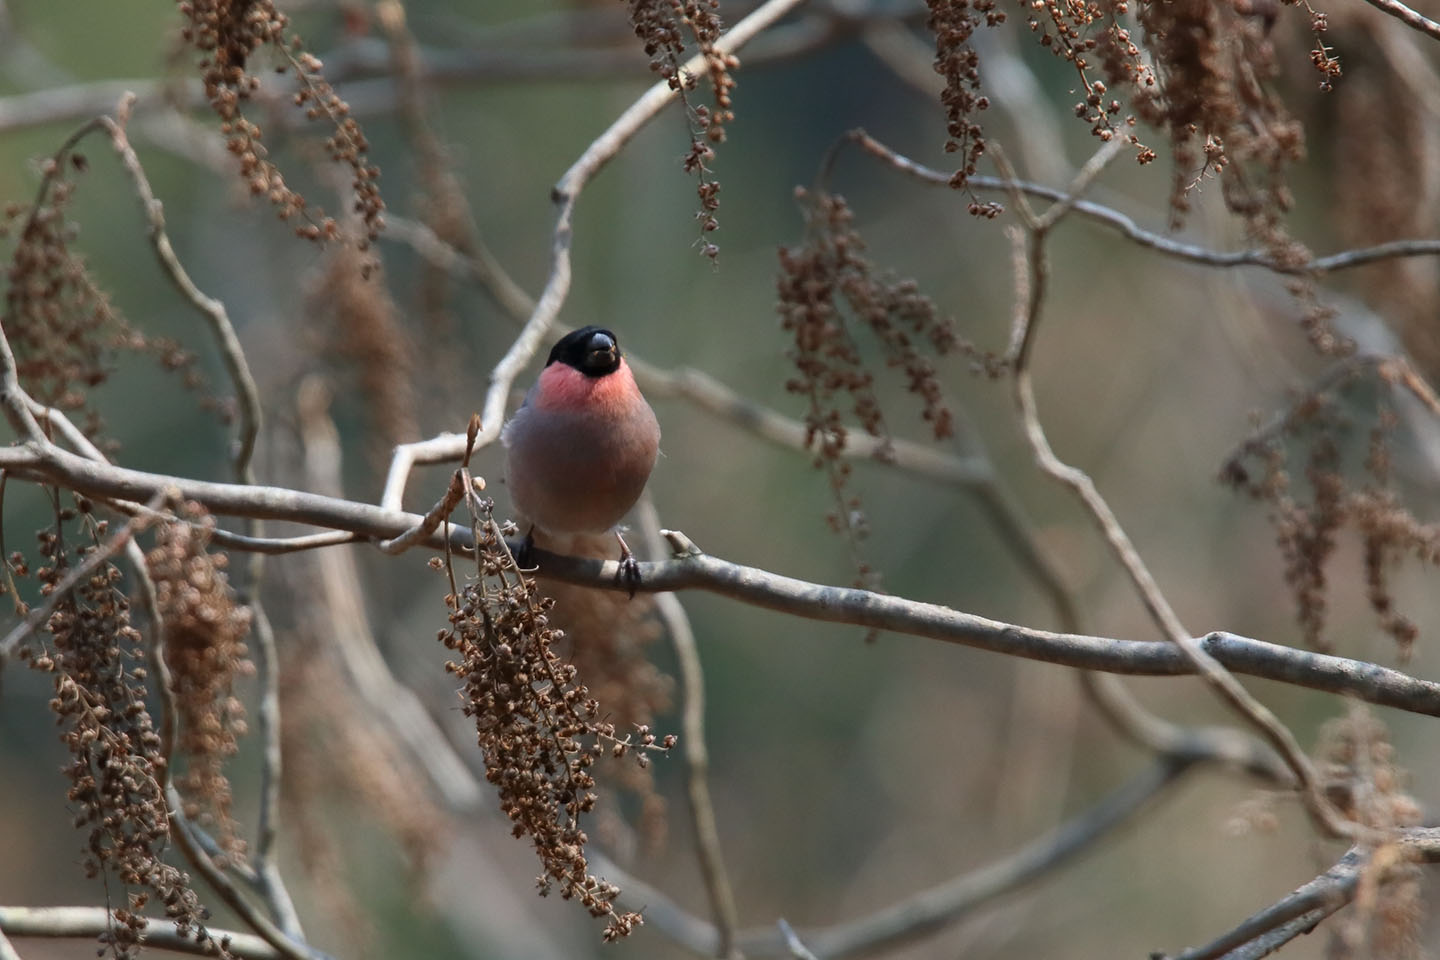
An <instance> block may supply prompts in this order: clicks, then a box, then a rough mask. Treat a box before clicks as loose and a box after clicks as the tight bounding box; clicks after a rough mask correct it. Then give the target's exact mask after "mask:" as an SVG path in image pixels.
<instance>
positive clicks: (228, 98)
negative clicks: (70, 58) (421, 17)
mask: <svg viewBox="0 0 1440 960" xmlns="http://www.w3.org/2000/svg"><path fill="white" fill-rule="evenodd" d="M179 7H180V12H181V14H182V15H183V16H184V17H185V26H184V29H183V30H182V37H183V39H184V40H185V42H186V43H188V44H190V45H191V46H193V47H194V48H195V49H197V50H198V51H199V52H200V60H199V67H200V73H201V79H202V81H203V82H204V84H205V96H206V98H207V99H208V100H209V101H210V106H211V107H212V108H213V109H214V111H215V114H216V115H217V116H218V117H219V118H220V131H221V133H223V134H224V135H225V138H226V139H225V145H226V148H227V149H228V150H229V151H230V152H231V153H232V154H234V155H235V157H236V158H237V159H238V160H239V163H240V177H241V179H242V180H243V181H244V183H245V185H246V187H247V188H248V189H249V191H250V193H251V194H252V195H253V196H258V197H265V198H266V199H267V200H269V202H270V203H271V204H272V205H273V206H274V207H275V209H276V212H277V213H278V214H279V216H280V219H282V220H287V221H288V220H292V219H295V218H299V219H301V220H303V221H304V222H303V223H302V224H301V225H300V226H298V227H296V228H295V233H296V235H297V236H300V237H304V238H306V239H309V240H314V241H317V242H327V241H331V240H337V239H340V238H341V229H340V226H339V224H337V223H336V221H335V219H334V218H333V217H329V216H326V215H325V212H324V211H323V210H322V209H321V208H320V207H318V206H316V205H314V204H311V203H310V202H309V201H307V200H306V199H305V197H303V196H302V195H301V194H300V193H299V192H297V191H296V190H294V189H293V188H291V187H290V186H289V184H288V183H287V182H286V180H285V177H284V175H283V174H282V173H281V172H280V169H279V167H277V166H276V165H275V163H274V162H273V161H271V160H270V158H269V152H268V151H267V149H266V147H265V144H264V143H263V141H262V139H261V130H260V127H259V125H258V124H256V123H255V122H253V121H252V120H250V119H249V118H248V117H246V116H245V113H244V110H243V107H244V104H245V102H246V101H247V100H250V99H251V98H252V97H253V96H254V94H255V93H256V91H258V90H259V88H260V78H259V77H258V76H257V75H256V74H255V73H254V72H253V71H252V69H251V66H252V62H251V61H252V60H253V58H254V57H255V55H256V54H257V53H258V52H259V51H260V50H261V49H262V48H264V47H269V48H270V49H271V50H272V51H273V52H274V53H275V54H276V55H277V56H278V58H279V62H278V66H277V68H276V69H277V70H279V71H280V72H282V73H283V72H285V71H286V70H287V69H289V68H292V67H293V69H294V71H295V76H296V79H297V81H298V84H299V90H298V91H297V92H296V93H295V95H294V102H295V105H296V106H297V107H301V108H304V110H305V115H306V117H307V118H309V119H311V120H318V119H321V118H324V119H326V120H327V121H328V122H329V123H330V125H331V126H332V127H333V130H334V132H333V133H331V134H330V136H329V137H328V138H327V139H326V141H325V149H326V151H327V152H328V153H329V155H330V158H331V159H332V160H334V161H335V162H337V163H341V164H344V165H346V166H348V167H349V168H350V171H351V197H352V201H353V206H354V210H355V213H356V214H357V215H358V217H359V220H360V223H361V226H362V236H361V237H360V238H359V239H358V241H357V246H358V247H359V249H361V250H367V249H369V247H370V244H371V243H372V242H373V241H374V240H375V238H376V237H377V236H379V234H380V230H381V229H382V228H383V227H384V224H385V220H384V212H385V202H384V200H382V199H381V197H380V186H379V178H380V169H379V168H378V167H376V166H373V165H372V164H371V163H370V161H369V159H368V153H369V150H370V144H369V141H368V140H366V138H365V134H364V132H363V131H362V130H361V129H360V125H359V123H357V122H356V121H355V118H354V117H352V116H350V107H349V105H348V104H346V103H345V101H344V100H342V99H340V97H339V96H338V95H337V94H336V93H335V91H334V89H333V88H332V87H331V86H330V84H329V83H328V82H327V81H326V80H325V78H324V76H323V74H322V73H321V70H322V65H321V63H320V61H319V59H317V58H316V57H314V56H312V55H311V54H309V53H306V52H305V51H304V49H303V43H302V41H301V40H300V38H299V37H298V36H296V35H295V34H293V33H290V32H289V25H290V21H289V18H288V17H286V16H285V14H283V13H281V12H280V11H279V10H278V9H277V8H276V6H275V4H274V2H273V0H180V3H179ZM367 272H368V271H367Z"/></svg>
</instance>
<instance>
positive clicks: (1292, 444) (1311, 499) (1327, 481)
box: [1221, 367, 1440, 662]
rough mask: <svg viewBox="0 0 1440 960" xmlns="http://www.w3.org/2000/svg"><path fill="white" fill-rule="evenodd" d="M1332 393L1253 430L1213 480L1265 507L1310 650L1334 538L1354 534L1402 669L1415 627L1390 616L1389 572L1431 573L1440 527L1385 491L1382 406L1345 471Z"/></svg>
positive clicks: (1388, 418)
mask: <svg viewBox="0 0 1440 960" xmlns="http://www.w3.org/2000/svg"><path fill="white" fill-rule="evenodd" d="M1356 369H1357V371H1358V370H1359V369H1360V368H1358V367H1357V368H1356ZM1383 377H1384V369H1383V368H1382V380H1383ZM1349 379H1350V380H1352V381H1353V380H1354V379H1355V378H1354V377H1353V376H1352V377H1351V378H1349ZM1338 389H1339V388H1338V387H1336V388H1332V389H1331V390H1327V391H1320V392H1312V393H1309V394H1306V395H1304V396H1302V397H1301V398H1299V400H1298V401H1297V402H1296V403H1295V405H1294V406H1293V407H1292V408H1291V410H1290V411H1289V413H1288V414H1287V415H1286V416H1285V417H1284V418H1283V419H1281V420H1280V421H1279V422H1277V423H1276V424H1274V425H1272V426H1271V427H1269V428H1267V429H1265V430H1262V431H1261V432H1259V433H1257V435H1256V436H1255V437H1252V438H1251V439H1250V440H1249V441H1247V442H1246V443H1245V444H1244V445H1243V446H1242V447H1241V448H1240V449H1239V450H1237V451H1236V452H1235V453H1234V454H1233V455H1232V456H1231V457H1230V458H1229V459H1228V460H1227V461H1226V463H1225V466H1224V468H1223V469H1222V471H1221V479H1222V480H1223V481H1224V482H1225V483H1226V484H1228V485H1230V486H1232V487H1234V488H1235V489H1236V490H1239V491H1242V492H1244V493H1246V494H1248V495H1249V496H1250V497H1252V498H1253V499H1255V500H1257V501H1260V502H1262V503H1265V504H1266V505H1267V506H1268V508H1269V519H1270V522H1271V524H1272V526H1273V527H1274V529H1275V539H1276V543H1277V545H1278V546H1279V548H1280V552H1281V555H1282V556H1283V557H1284V560H1285V580H1286V583H1287V585H1288V586H1289V587H1290V591H1291V594H1292V595H1293V597H1294V600H1295V606H1296V618H1297V620H1298V622H1299V625H1300V629H1301V633H1302V634H1303V636H1304V638H1305V641H1306V643H1308V644H1310V645H1311V646H1313V647H1317V648H1319V649H1328V644H1327V642H1326V640H1325V638H1324V636H1323V632H1324V626H1325V614H1326V597H1327V593H1328V584H1327V580H1326V566H1327V564H1328V562H1329V560H1330V558H1331V556H1332V555H1333V554H1334V552H1335V549H1336V545H1337V537H1338V536H1339V535H1340V533H1341V532H1342V531H1343V530H1345V529H1346V528H1351V529H1353V530H1354V531H1355V532H1356V533H1357V534H1358V535H1359V537H1360V539H1361V543H1362V545H1363V554H1364V565H1365V583H1366V597H1367V599H1368V601H1369V604H1370V608H1371V610H1372V611H1373V612H1374V614H1375V617H1376V621H1377V623H1378V625H1379V626H1380V628H1381V629H1382V630H1383V631H1384V632H1385V633H1387V634H1388V635H1390V637H1392V638H1393V639H1394V641H1395V644H1396V647H1397V650H1398V653H1399V657H1400V659H1401V660H1402V662H1403V661H1405V660H1407V659H1408V658H1409V657H1410V655H1411V653H1412V651H1413V648H1414V645H1415V641H1416V639H1417V638H1418V636H1419V628H1418V627H1417V626H1416V625H1415V623H1414V622H1413V621H1411V620H1410V618H1408V617H1406V616H1405V615H1404V614H1402V613H1400V612H1399V611H1398V610H1396V609H1395V601H1394V597H1393V595H1392V593H1391V587H1390V580H1391V575H1392V573H1393V570H1394V568H1395V566H1396V565H1397V564H1398V563H1399V562H1400V561H1401V560H1402V559H1403V558H1405V557H1407V556H1408V557H1413V558H1414V559H1416V560H1419V561H1420V562H1421V563H1425V564H1428V565H1431V566H1440V524H1425V523H1422V522H1420V521H1419V520H1418V519H1416V517H1415V516H1414V515H1413V514H1412V513H1411V512H1410V511H1409V510H1408V509H1407V508H1406V507H1405V506H1404V504H1403V503H1401V501H1400V498H1399V496H1398V494H1397V493H1396V491H1395V490H1394V489H1393V488H1392V486H1391V482H1390V457H1389V444H1388V440H1389V435H1390V433H1391V432H1392V431H1393V429H1394V425H1395V419H1394V415H1393V414H1392V413H1391V412H1390V411H1389V410H1388V408H1386V407H1383V406H1382V408H1381V409H1380V411H1379V412H1378V413H1377V414H1376V417H1375V421H1374V423H1373V425H1372V426H1371V427H1370V429H1369V434H1368V442H1367V444H1366V446H1365V453H1364V455H1363V458H1361V462H1360V463H1359V464H1358V465H1355V466H1354V467H1349V466H1347V460H1354V459H1356V458H1358V454H1352V455H1351V456H1350V457H1348V458H1347V456H1346V452H1347V451H1346V446H1347V445H1346V440H1347V437H1348V435H1349V434H1350V433H1351V432H1352V430H1351V424H1350V422H1349V421H1348V420H1347V419H1346V418H1345V417H1344V416H1342V415H1341V413H1340V411H1339V410H1338V405H1337V398H1336V396H1335V393H1334V391H1335V390H1338ZM1295 457H1303V459H1304V475H1303V484H1302V483H1297V481H1296V480H1295V479H1294V478H1293V477H1292V476H1291V469H1292V468H1291V461H1292V459H1293V458H1295ZM1347 474H1350V475H1347ZM1353 475H1358V479H1357V478H1356V477H1355V476H1353ZM1307 494H1308V497H1307Z"/></svg>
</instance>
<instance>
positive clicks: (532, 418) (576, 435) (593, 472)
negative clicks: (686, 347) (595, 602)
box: [500, 326, 660, 593]
mask: <svg viewBox="0 0 1440 960" xmlns="http://www.w3.org/2000/svg"><path fill="white" fill-rule="evenodd" d="M500 442H501V443H503V444H504V445H505V449H506V453H507V457H506V461H505V479H506V483H507V485H508V486H509V487H510V499H511V502H512V503H513V504H514V507H515V510H516V512H517V513H519V514H520V516H519V517H517V518H516V519H517V522H519V523H520V525H521V529H524V530H526V536H525V546H526V549H527V550H528V549H529V548H530V547H532V546H534V545H536V543H537V540H536V536H537V534H538V535H540V536H541V537H542V538H543V539H542V541H541V542H540V544H539V545H541V546H544V547H545V548H547V549H551V550H554V551H556V552H574V551H573V546H574V544H575V542H576V540H577V538H580V537H582V536H584V535H593V534H604V533H608V532H610V531H614V532H615V537H616V539H618V540H619V541H620V564H621V568H620V574H621V576H622V577H623V578H624V579H626V580H628V581H630V583H631V585H632V593H633V586H634V584H635V583H636V582H637V581H638V579H639V575H640V568H639V565H638V564H637V563H636V562H635V558H634V556H633V555H632V554H631V552H630V548H629V547H628V546H626V544H625V539H624V538H623V537H621V536H620V533H619V531H618V530H616V529H615V526H616V524H618V523H619V522H620V520H621V519H622V518H623V517H624V516H625V514H626V513H627V512H629V510H630V508H631V507H633V506H634V505H635V501H636V500H639V499H640V494H641V492H642V491H643V490H644V489H645V481H646V480H648V479H649V477H650V471H651V470H652V469H654V467H655V457H656V455H657V454H658V453H659V449H660V424H659V423H658V422H656V420H655V412H654V411H653V410H651V409H650V404H648V403H646V402H645V398H644V397H643V396H641V394H640V388H639V387H638V386H636V384H635V377H634V376H633V375H632V374H631V373H630V366H629V365H628V364H627V363H626V362H625V358H624V357H623V356H621V354H620V343H619V341H618V340H617V339H616V338H615V334H613V333H611V332H610V331H609V330H605V329H603V328H601V327H594V326H590V327H582V328H581V329H579V330H576V331H575V332H573V333H569V334H566V335H565V336H563V337H561V338H560V340H559V342H557V343H556V344H555V346H554V347H553V348H552V349H551V350H550V358H549V359H548V360H546V362H545V369H544V370H542V371H541V372H540V377H539V379H537V380H536V381H535V385H534V386H533V387H531V388H530V392H529V393H527V394H526V395H525V402H524V403H523V404H522V405H521V406H520V409H519V410H517V411H515V415H514V416H512V417H511V418H510V420H509V421H507V422H506V424H505V427H504V429H503V430H502V431H501V433H500ZM527 524H528V528H527V526H526V525H527Z"/></svg>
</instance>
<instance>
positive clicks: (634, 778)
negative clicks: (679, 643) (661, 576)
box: [543, 536, 674, 850]
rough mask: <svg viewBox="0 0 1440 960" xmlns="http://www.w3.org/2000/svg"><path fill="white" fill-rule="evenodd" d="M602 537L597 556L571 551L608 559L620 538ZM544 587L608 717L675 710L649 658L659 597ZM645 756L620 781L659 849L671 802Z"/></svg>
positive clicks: (574, 660)
mask: <svg viewBox="0 0 1440 960" xmlns="http://www.w3.org/2000/svg"><path fill="white" fill-rule="evenodd" d="M596 539H597V540H598V541H599V543H598V544H597V548H598V549H597V550H596V551H590V550H587V549H585V548H584V547H583V546H580V545H573V546H572V548H571V552H572V553H573V554H577V555H581V556H596V555H598V556H602V557H603V556H608V554H609V551H610V549H611V548H612V547H613V545H614V543H615V539H614V537H610V536H602V537H598V538H596ZM543 588H544V590H545V592H546V593H547V594H549V595H550V598H551V599H552V600H554V601H555V607H554V610H553V611H552V613H551V617H550V619H551V621H552V622H553V623H554V624H555V625H556V626H557V627H560V628H561V629H563V630H564V631H565V638H566V640H567V641H568V642H569V659H570V663H571V665H572V666H574V667H575V670H576V672H577V674H578V675H579V676H581V677H584V678H585V685H586V686H587V687H588V688H589V689H590V695H591V696H592V697H593V698H594V699H595V700H597V701H599V702H600V703H603V704H604V705H605V713H606V718H607V719H608V720H610V721H611V722H612V723H614V724H615V726H616V727H618V728H619V729H622V730H630V729H634V728H637V727H642V726H644V727H649V726H652V725H653V724H654V723H655V719H656V717H657V716H659V715H660V714H662V713H664V712H665V711H666V710H669V709H670V707H671V704H672V696H673V692H674V681H673V680H672V679H671V678H670V677H669V676H668V675H666V674H665V673H664V672H663V671H661V670H660V669H659V668H658V667H656V666H655V664H653V663H651V662H650V659H649V657H647V656H646V653H647V651H648V648H649V647H650V645H651V644H652V643H654V642H655V641H656V640H657V639H659V637H660V635H661V630H660V624H659V621H658V620H657V618H656V614H655V602H654V598H652V597H650V596H647V595H644V594H642V595H640V596H636V597H634V598H631V597H627V596H625V595H624V594H620V593H611V592H607V591H603V590H592V589H588V588H585V587H577V586H573V585H571V584H565V583H553V582H549V581H546V582H544V583H543ZM643 759H644V755H643V754H641V755H639V756H637V757H636V760H637V762H636V763H626V764H621V765H620V766H619V768H618V769H617V770H616V771H615V784H616V786H618V787H619V788H620V789H622V790H624V791H625V792H627V793H629V794H631V795H633V796H635V797H636V798H638V799H639V801H640V818H639V831H640V835H641V837H642V840H643V843H644V844H645V846H646V848H647V849H651V850H659V849H660V848H661V846H662V843H663V841H664V837H665V831H666V829H667V817H666V808H665V799H664V797H662V796H661V795H660V794H659V793H658V792H657V791H656V790H655V777H654V770H653V769H652V767H651V766H650V765H649V764H648V763H644V762H643ZM601 813H602V814H603V813H604V811H601ZM615 822H616V823H617V824H618V823H620V822H621V821H619V820H618V818H617V819H616V821H615Z"/></svg>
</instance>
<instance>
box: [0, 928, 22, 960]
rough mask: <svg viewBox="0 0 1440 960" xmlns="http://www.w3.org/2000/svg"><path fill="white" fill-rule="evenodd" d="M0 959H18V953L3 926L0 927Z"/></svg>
mask: <svg viewBox="0 0 1440 960" xmlns="http://www.w3.org/2000/svg"><path fill="white" fill-rule="evenodd" d="M0 960H20V954H19V952H18V951H17V950H16V949H15V945H14V944H12V943H11V942H10V938H9V937H7V936H6V935H5V928H4V927H0Z"/></svg>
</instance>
